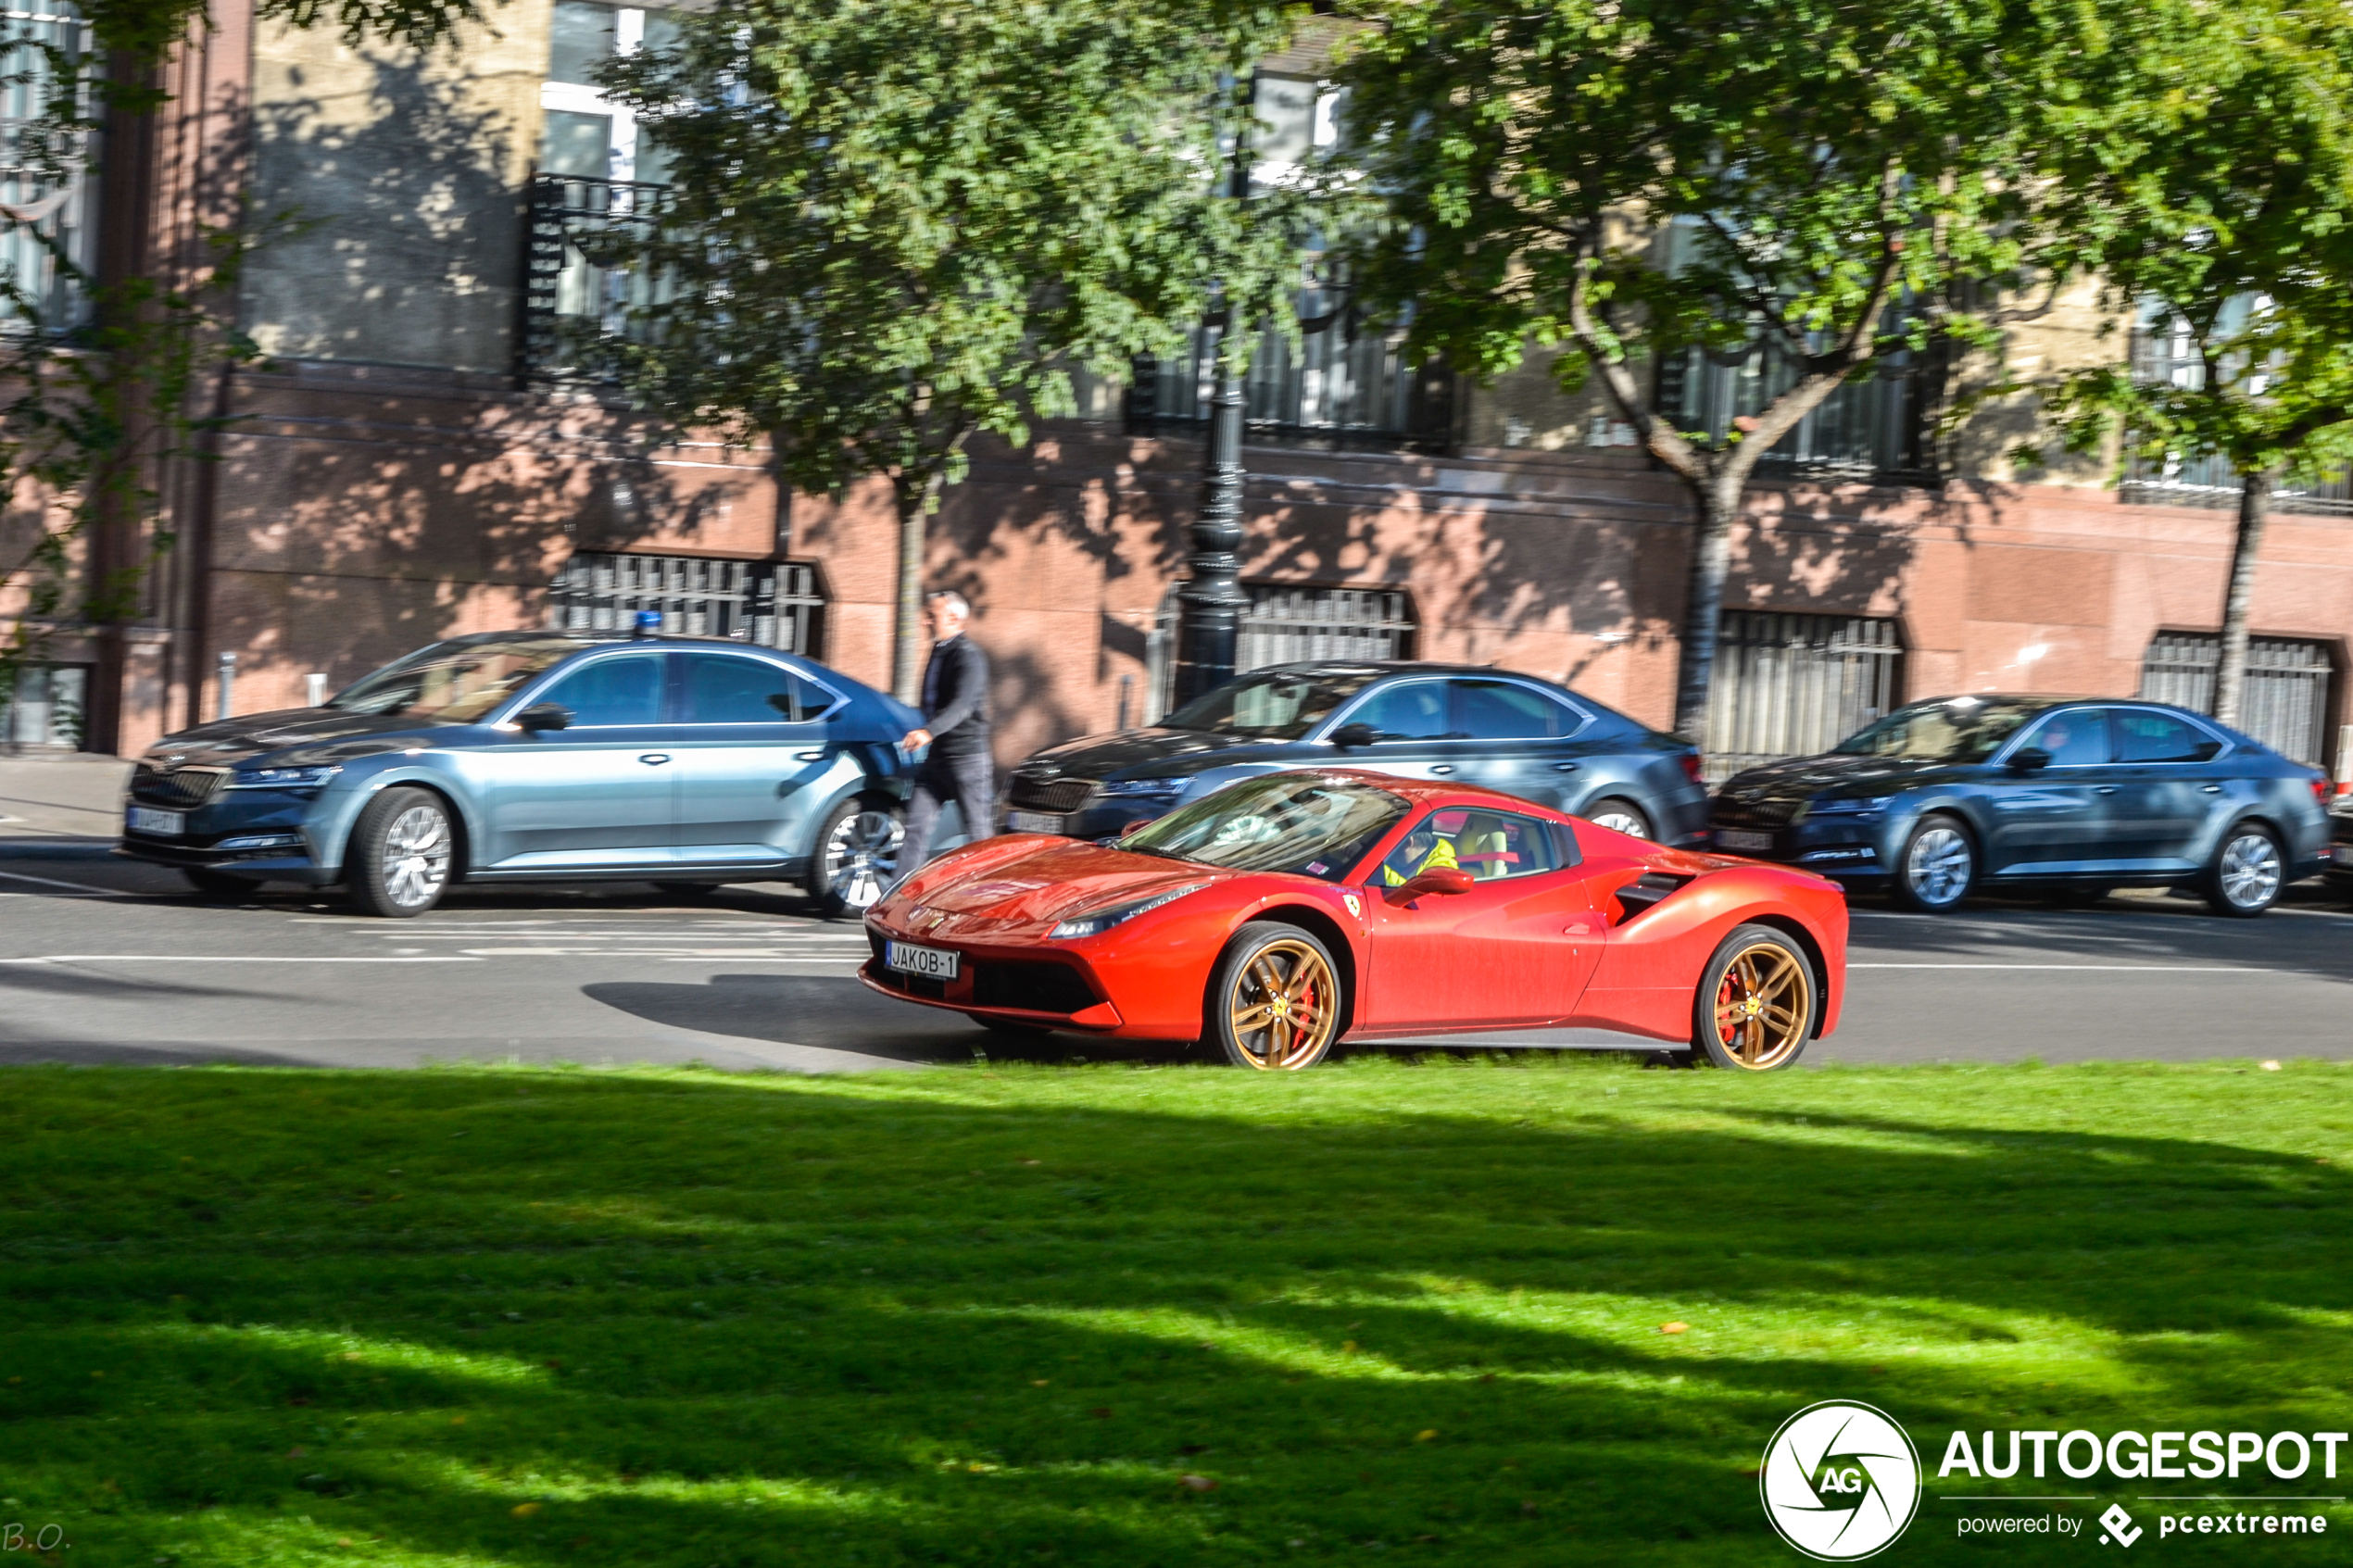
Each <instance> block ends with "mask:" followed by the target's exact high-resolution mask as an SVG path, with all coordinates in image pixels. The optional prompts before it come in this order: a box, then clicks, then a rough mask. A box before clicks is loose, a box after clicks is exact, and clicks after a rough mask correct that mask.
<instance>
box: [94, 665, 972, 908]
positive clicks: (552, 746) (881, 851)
mask: <svg viewBox="0 0 2353 1568" xmlns="http://www.w3.org/2000/svg"><path fill="white" fill-rule="evenodd" d="M919 723H920V718H919V716H918V715H917V714H916V713H915V711H914V710H913V709H911V708H909V707H907V706H906V705H905V704H904V703H901V702H899V701H897V700H895V699H893V698H891V697H889V696H885V695H884V694H883V693H881V692H877V691H875V690H873V689H872V688H870V687H867V686H864V685H862V684H859V683H858V682H856V681H853V680H851V679H849V677H848V676H846V675H843V674H841V673H840V672H838V671H833V670H829V669H827V668H825V667H824V665H821V664H818V663H815V662H814V661H812V660H810V659H800V658H797V657H795V656H793V655H791V654H786V653H779V652H777V651H776V650H774V649H773V648H763V647H755V646H747V645H745V644H741V643H731V642H726V641H723V640H720V639H715V638H709V639H706V638H686V637H645V638H639V639H635V640H625V641H624V640H620V639H616V638H609V637H608V638H598V637H592V636H585V635H577V634H573V633H555V632H497V633H479V634H476V635H473V636H466V637H453V638H451V639H449V640H448V641H447V642H440V643H435V644H434V645H432V646H430V647H426V648H422V649H420V650H419V651H418V652H416V653H413V654H411V655H409V657H408V658H406V659H400V660H398V661H396V662H395V663H392V664H389V665H386V666H385V667H384V669H382V670H379V671H376V672H375V673H374V674H372V675H370V676H368V677H366V678H365V679H363V680H361V681H359V683H357V684H354V685H352V686H350V687H348V688H346V690H344V691H342V692H339V693H337V694H336V695H335V696H334V697H333V698H332V699H331V700H330V701H329V702H328V703H327V705H326V706H325V707H323V708H306V709H289V710H286V711H283V712H276V713H257V714H251V715H243V716H240V717H237V718H234V719H226V720H222V721H219V722H216V723H210V724H203V725H199V726H197V727H196V728H195V729H192V730H187V731H183V732H182V733H181V734H176V735H172V736H170V737H168V738H166V739H165V740H163V741H161V742H159V743H158V744H157V745H156V746H153V747H152V748H150V749H149V751H148V752H147V754H146V755H145V756H144V757H142V758H141V759H139V762H138V766H137V768H136V769H135V770H134V771H133V772H132V780H131V792H130V799H129V800H128V801H127V802H126V803H125V816H124V832H123V836H122V841H121V852H122V853H124V854H126V855H130V856H132V857H134V858H136V859H144V860H152V861H157V862H159V863H161V864H164V865H170V866H177V867H179V868H181V869H182V871H183V872H186V874H187V876H188V878H189V880H190V881H192V882H193V883H195V885H196V886H197V887H198V888H199V889H200V890H203V891H207V892H213V893H232V892H237V891H243V890H250V889H251V888H253V887H254V886H255V885H257V884H259V883H261V882H265V881H283V882H294V883H301V884H309V885H312V886H321V885H326V884H338V883H339V884H343V885H344V886H345V887H346V888H347V889H348V891H349V892H350V895H351V897H352V898H353V900H354V901H355V902H357V903H358V904H359V906H360V907H361V908H362V909H368V910H371V911H372V912H374V913H377V914H383V915H413V914H419V913H422V911H424V910H425V909H431V908H432V907H433V906H434V903H435V902H436V901H437V900H438V899H439V898H440V897H441V895H442V891H443V889H444V888H445V887H447V885H448V884H450V883H451V882H453V881H465V882H469V883H478V884H489V883H515V882H530V881H563V882H577V881H581V880H584V879H598V880H629V881H649V882H653V883H655V884H658V885H661V886H663V887H666V888H669V889H672V890H674V891H680V892H692V891H698V890H703V889H708V888H711V887H715V886H718V885H720V884H724V883H729V882H766V881H797V882H799V883H801V884H803V885H804V886H805V887H806V888H807V889H808V890H809V892H810V893H811V895H812V897H816V898H818V899H819V900H820V901H821V902H823V903H824V904H826V905H828V906H830V907H833V908H836V909H844V908H847V909H863V908H865V907H866V906H867V905H869V904H872V903H873V902H875V899H876V898H877V897H880V895H881V890H882V888H883V886H885V885H887V883H888V881H889V879H890V876H891V873H892V872H893V870H894V867H895V861H896V855H897V850H898V845H899V840H900V831H901V830H900V818H901V815H902V812H901V802H902V801H903V800H904V799H905V797H906V795H907V793H908V787H909V783H910V779H911V777H912V764H911V763H910V762H909V760H908V759H906V758H905V757H903V756H902V755H901V754H900V751H899V748H898V743H899V740H900V737H901V736H903V735H904V734H906V733H907V732H908V731H909V730H911V729H913V728H915V727H916V726H917V725H918V724H919ZM959 825H960V824H956V823H950V824H948V826H949V832H948V833H946V834H943V835H942V836H943V844H942V847H948V846H949V845H952V844H953V843H954V842H956V837H957V828H958V827H959Z"/></svg>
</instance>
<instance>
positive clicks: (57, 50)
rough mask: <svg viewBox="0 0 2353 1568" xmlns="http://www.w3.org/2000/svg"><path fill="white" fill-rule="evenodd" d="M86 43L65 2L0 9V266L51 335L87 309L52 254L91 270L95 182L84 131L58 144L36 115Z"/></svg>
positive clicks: (83, 26) (78, 18)
mask: <svg viewBox="0 0 2353 1568" xmlns="http://www.w3.org/2000/svg"><path fill="white" fill-rule="evenodd" d="M89 47H90V27H89V24H88V23H86V22H85V21H83V20H82V13H81V12H80V11H79V10H77V9H75V8H74V7H73V6H56V5H52V6H18V7H12V8H0V205H5V206H6V208H7V210H8V212H9V213H10V215H11V216H12V217H13V218H14V219H15V220H16V221H15V222H13V223H11V224H9V225H8V226H7V229H6V232H0V269H5V270H6V273H7V274H8V276H10V277H12V278H13V279H14V280H15V281H16V284H17V286H18V288H19V289H20V290H22V291H23V293H24V294H25V295H27V296H28V297H29V298H30V299H31V302H32V305H33V307H34V309H35V310H36V311H37V312H38V314H39V317H40V321H39V324H40V325H41V326H43V327H45V328H48V329H49V330H51V331H53V332H60V331H63V330H65V329H67V328H69V327H73V326H77V325H79V324H80V323H81V321H82V317H83V316H84V314H85V313H86V311H87V307H88V301H87V300H86V298H85V297H84V296H83V295H82V291H81V289H79V288H78V287H76V286H75V282H74V277H73V273H72V271H71V270H70V269H69V268H67V267H63V266H61V265H60V264H59V261H58V255H57V252H62V253H63V255H64V257H65V258H66V259H67V260H68V261H70V262H71V263H72V264H73V266H74V267H78V268H80V269H82V271H83V272H85V273H87V272H88V271H90V270H93V269H94V267H95V266H96V260H97V252H96V241H97V232H96V230H97V183H98V180H97V172H96V160H95V159H94V157H92V156H91V148H90V146H89V133H88V132H77V133H76V135H75V139H74V141H73V142H72V143H71V144H67V145H58V144H56V143H55V142H54V141H53V140H52V139H51V131H50V122H49V121H48V120H46V119H44V111H45V110H46V109H47V108H48V107H49V100H50V97H51V95H52V94H54V93H56V92H57V89H58V86H59V83H58V80H57V71H58V68H59V67H60V66H63V67H65V68H66V69H69V70H75V71H78V70H79V69H81V68H80V66H79V64H78V62H79V61H80V59H81V56H83V55H84V54H85V53H87V52H88V50H89ZM37 151H38V152H42V153H45V155H46V156H36V152H37ZM44 240H45V241H47V242H48V243H47V244H44ZM51 245H55V246H56V247H57V250H56V251H53V250H52V249H51V248H50V246H51Z"/></svg>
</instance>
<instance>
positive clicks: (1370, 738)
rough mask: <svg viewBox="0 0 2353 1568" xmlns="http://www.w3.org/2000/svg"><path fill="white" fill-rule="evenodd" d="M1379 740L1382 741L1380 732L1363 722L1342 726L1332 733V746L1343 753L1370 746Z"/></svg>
mask: <svg viewBox="0 0 2353 1568" xmlns="http://www.w3.org/2000/svg"><path fill="white" fill-rule="evenodd" d="M1378 739H1380V732H1379V731H1378V730H1376V729H1374V728H1373V727H1372V726H1371V725H1370V724H1367V723H1364V722H1362V721H1359V722H1357V723H1353V724H1342V725H1341V726H1340V728H1339V729H1337V730H1334V731H1333V732H1332V744H1333V745H1334V746H1338V747H1340V749H1341V750H1342V751H1347V750H1350V749H1352V748H1353V747H1356V746H1370V745H1372V744H1373V742H1375V741H1377V740H1378Z"/></svg>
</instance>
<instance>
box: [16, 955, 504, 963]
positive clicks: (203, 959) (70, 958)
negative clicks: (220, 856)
mask: <svg viewBox="0 0 2353 1568" xmlns="http://www.w3.org/2000/svg"><path fill="white" fill-rule="evenodd" d="M480 961H481V960H477V959H471V958H459V957H456V956H454V955H451V954H441V955H438V956H435V957H434V958H428V959H385V958H375V957H372V956H371V957H367V958H359V957H354V958H318V959H313V958H285V957H282V956H280V955H277V954H260V953H225V954H195V953H46V954H44V955H42V956H41V957H39V958H33V959H0V963H478V962H480Z"/></svg>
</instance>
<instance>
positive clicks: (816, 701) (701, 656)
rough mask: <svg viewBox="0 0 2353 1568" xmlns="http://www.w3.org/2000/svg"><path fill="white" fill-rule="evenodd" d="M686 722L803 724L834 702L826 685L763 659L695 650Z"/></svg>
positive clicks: (690, 660) (689, 671) (688, 681)
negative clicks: (828, 693)
mask: <svg viewBox="0 0 2353 1568" xmlns="http://www.w3.org/2000/svg"><path fill="white" fill-rule="evenodd" d="M685 657H686V722H687V723H689V724H798V723H799V722H801V721H804V720H808V719H813V718H815V717H816V716H817V715H818V714H820V713H823V712H824V710H825V709H827V708H828V707H830V706H832V698H831V697H829V696H826V695H825V692H824V688H823V687H821V686H818V685H817V684H814V683H812V682H810V681H805V680H803V679H801V678H800V677H799V675H797V674H795V673H794V672H793V671H789V670H786V669H785V668H783V667H782V666H780V665H775V664H771V663H769V662H768V661H767V660H766V659H738V658H736V656H735V655H733V654H724V653H690V654H687V655H686V656H685Z"/></svg>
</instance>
